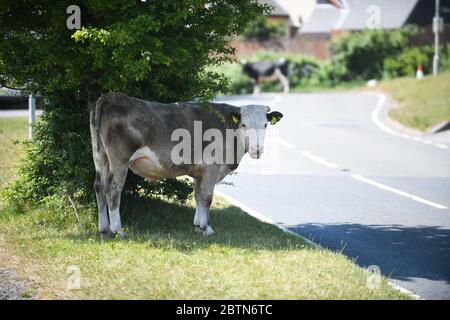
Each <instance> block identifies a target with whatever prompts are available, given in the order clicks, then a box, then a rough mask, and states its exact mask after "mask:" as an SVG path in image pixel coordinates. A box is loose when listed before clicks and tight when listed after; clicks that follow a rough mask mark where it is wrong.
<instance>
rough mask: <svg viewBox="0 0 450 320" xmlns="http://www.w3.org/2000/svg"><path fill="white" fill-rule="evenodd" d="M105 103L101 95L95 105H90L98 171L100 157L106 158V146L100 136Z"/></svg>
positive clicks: (95, 161) (93, 152)
mask: <svg viewBox="0 0 450 320" xmlns="http://www.w3.org/2000/svg"><path fill="white" fill-rule="evenodd" d="M104 103H105V98H104V96H101V97H100V98H99V99H98V100H97V102H96V103H95V105H92V106H91V107H90V114H89V121H90V130H91V140H92V154H93V157H94V164H95V169H96V171H97V172H98V171H99V169H100V166H101V163H99V161H101V160H100V159H102V158H103V159H104V155H105V146H104V145H103V142H102V139H101V137H100V132H101V123H102V121H101V120H102V109H103V105H104Z"/></svg>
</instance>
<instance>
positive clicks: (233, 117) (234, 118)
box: [231, 115, 239, 124]
mask: <svg viewBox="0 0 450 320" xmlns="http://www.w3.org/2000/svg"><path fill="white" fill-rule="evenodd" d="M231 119H232V120H233V122H234V123H235V124H238V123H239V118H238V117H236V116H234V115H231Z"/></svg>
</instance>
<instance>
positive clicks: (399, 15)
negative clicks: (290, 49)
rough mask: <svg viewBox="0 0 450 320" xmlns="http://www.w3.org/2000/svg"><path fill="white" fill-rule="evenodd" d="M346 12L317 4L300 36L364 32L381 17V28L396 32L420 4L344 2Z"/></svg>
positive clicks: (383, 0) (411, 1)
mask: <svg viewBox="0 0 450 320" xmlns="http://www.w3.org/2000/svg"><path fill="white" fill-rule="evenodd" d="M341 2H342V3H343V4H344V6H345V8H344V9H342V10H336V9H335V8H334V7H333V6H331V5H329V4H323V3H318V4H317V6H316V8H315V10H314V12H313V13H312V15H311V17H310V18H309V19H308V21H306V22H305V24H304V25H303V27H302V29H301V31H300V32H301V33H330V32H331V31H333V30H362V29H365V28H367V27H368V23H370V18H371V16H375V15H377V14H379V17H380V27H381V28H383V29H394V28H399V27H401V26H403V25H404V24H405V23H406V21H407V19H408V17H409V16H410V14H411V12H412V11H413V10H414V8H415V6H416V5H417V3H418V0H402V1H392V0H342V1H341Z"/></svg>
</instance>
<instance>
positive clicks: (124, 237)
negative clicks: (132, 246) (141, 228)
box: [114, 231, 127, 239]
mask: <svg viewBox="0 0 450 320" xmlns="http://www.w3.org/2000/svg"><path fill="white" fill-rule="evenodd" d="M114 235H115V237H116V238H120V239H126V238H127V235H126V234H125V232H123V231H117V232H115V233H114Z"/></svg>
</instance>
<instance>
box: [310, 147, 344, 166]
mask: <svg viewBox="0 0 450 320" xmlns="http://www.w3.org/2000/svg"><path fill="white" fill-rule="evenodd" d="M301 153H302V155H303V156H305V157H306V158H308V159H310V160H313V161H315V162H317V163H320V164H322V165H324V166H326V167H329V168H337V167H338V165H337V164H336V163H333V162H329V161H326V160H325V159H323V158H322V157H319V156H316V155H314V154H312V153H311V152H309V151H306V150H302V152H301Z"/></svg>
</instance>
